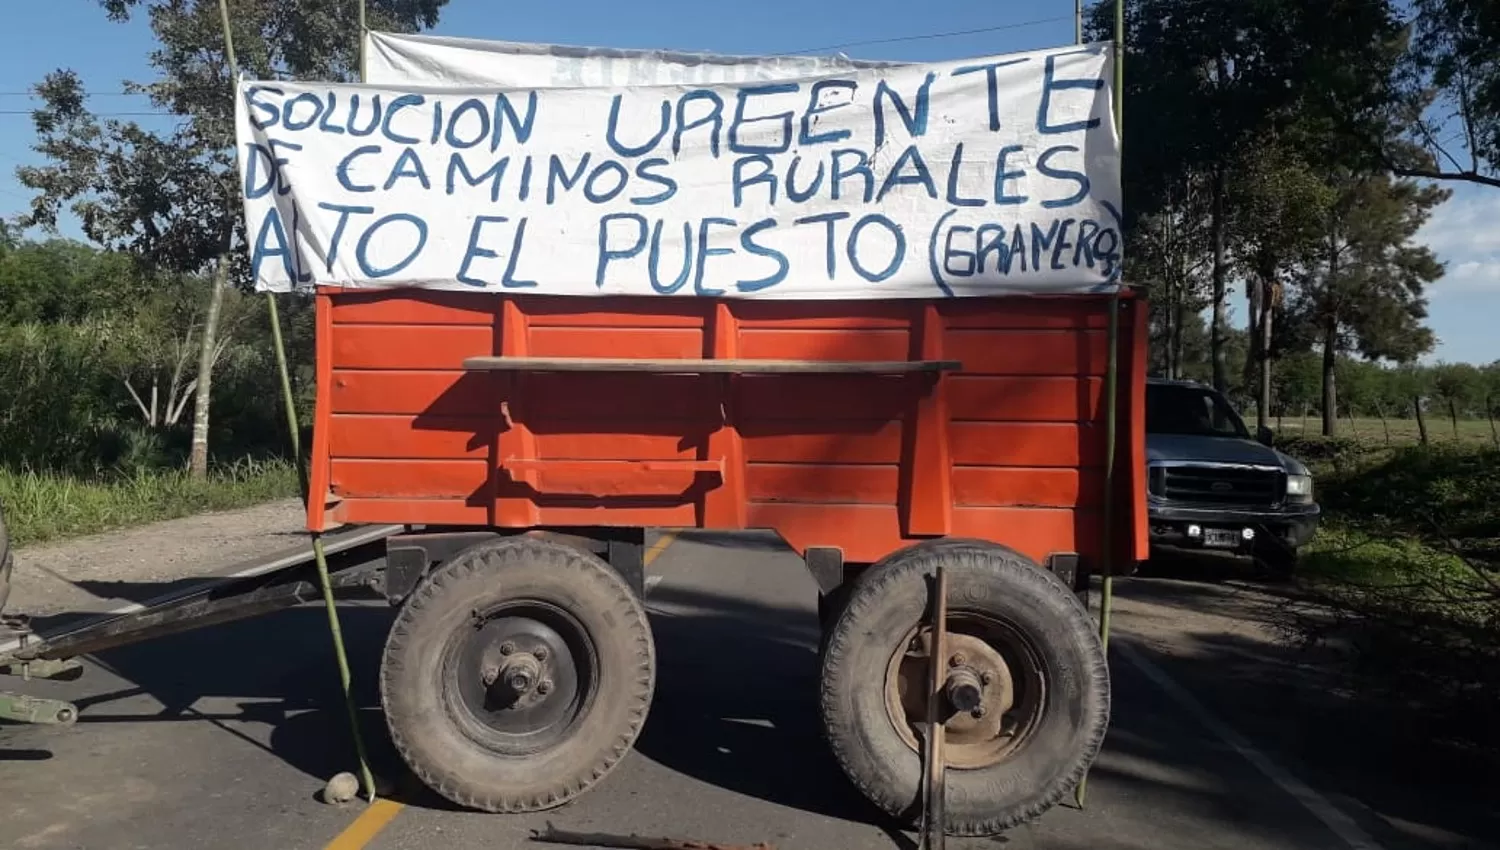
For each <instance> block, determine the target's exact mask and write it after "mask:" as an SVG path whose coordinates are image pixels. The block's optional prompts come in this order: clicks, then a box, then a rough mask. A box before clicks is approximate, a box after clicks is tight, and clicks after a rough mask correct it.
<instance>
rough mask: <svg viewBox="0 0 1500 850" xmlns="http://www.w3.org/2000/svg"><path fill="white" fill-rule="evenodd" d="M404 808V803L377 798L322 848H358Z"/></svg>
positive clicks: (358, 849)
mask: <svg viewBox="0 0 1500 850" xmlns="http://www.w3.org/2000/svg"><path fill="white" fill-rule="evenodd" d="M404 808H406V807H405V806H404V805H402V804H401V803H397V802H396V801H394V800H387V799H385V798H383V797H381V798H377V799H376V800H375V802H373V803H371V804H370V805H369V806H367V807H366V808H365V810H364V811H363V812H361V813H360V815H359V817H357V818H355V819H354V823H351V824H349V826H348V827H346V828H345V829H344V831H343V832H341V833H339V834H338V837H337V838H335V839H333V840H332V841H330V842H329V843H328V846H327V847H325V848H323V850H360V848H362V847H364V846H365V845H366V844H369V843H370V842H371V841H373V840H374V839H375V836H376V835H379V834H380V831H381V830H382V829H385V827H386V824H388V823H390V822H391V820H392V819H394V818H395V817H396V815H398V814H400V813H401V810H402V809H404Z"/></svg>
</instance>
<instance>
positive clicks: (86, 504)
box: [0, 460, 297, 545]
mask: <svg viewBox="0 0 1500 850" xmlns="http://www.w3.org/2000/svg"><path fill="white" fill-rule="evenodd" d="M296 494H297V474H296V469H295V468H294V467H293V466H292V465H291V464H290V463H287V462H285V461H250V460H244V461H240V462H238V463H235V464H232V465H230V466H227V467H224V468H221V469H215V470H213V471H212V472H211V473H210V475H209V477H208V478H207V479H206V480H204V481H198V480H195V479H193V478H191V477H189V476H188V475H187V474H186V473H185V472H183V471H181V470H145V469H137V470H135V471H133V472H130V473H118V474H112V475H108V476H105V477H102V478H98V479H93V480H80V479H78V478H75V477H72V476H68V475H61V474H58V473H54V472H31V471H22V472H16V471H10V470H5V469H0V504H4V505H5V521H6V525H7V526H8V527H9V529H10V534H11V537H12V539H13V540H14V541H15V542H16V543H17V544H20V545H26V544H30V543H40V542H43V541H47V540H53V539H57V538H60V537H69V536H73V535H77V534H93V533H97V532H100V531H108V530H110V529H112V528H119V527H123V526H130V525H137V524H139V523H143V522H153V521H157V520H163V519H173V518H175V517H180V516H188V515H191V514H195V513H201V512H203V511H216V510H230V509H233V508H242V507H247V506H250V505H254V504H258V503H260V502H265V501H269V500H271V499H282V498H290V497H294V496H296Z"/></svg>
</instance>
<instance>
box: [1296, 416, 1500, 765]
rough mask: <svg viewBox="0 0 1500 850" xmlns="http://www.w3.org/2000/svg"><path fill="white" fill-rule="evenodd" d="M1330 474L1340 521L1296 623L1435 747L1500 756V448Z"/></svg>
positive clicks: (1348, 451) (1328, 499) (1434, 452)
mask: <svg viewBox="0 0 1500 850" xmlns="http://www.w3.org/2000/svg"><path fill="white" fill-rule="evenodd" d="M1339 458H1340V460H1341V462H1339V463H1337V464H1333V465H1332V470H1331V471H1330V469H1329V468H1328V467H1329V464H1328V463H1327V462H1326V461H1325V462H1323V463H1320V464H1319V466H1320V467H1322V468H1321V470H1320V471H1322V472H1323V475H1322V476H1321V477H1320V479H1319V481H1320V486H1321V488H1322V496H1321V501H1322V503H1323V505H1324V507H1325V509H1326V510H1327V511H1328V513H1329V515H1330V516H1331V517H1333V519H1332V521H1331V522H1329V523H1327V524H1326V526H1325V529H1324V530H1323V531H1322V532H1321V533H1320V534H1319V539H1318V540H1317V541H1316V542H1315V545H1314V547H1313V551H1312V552H1311V553H1310V554H1309V555H1308V556H1307V557H1306V558H1305V559H1304V566H1303V570H1304V572H1303V575H1304V589H1305V590H1306V591H1307V593H1308V594H1309V597H1310V601H1312V602H1314V603H1316V607H1315V608H1314V609H1311V613H1309V614H1307V615H1305V616H1302V617H1299V618H1298V619H1297V621H1296V623H1295V625H1296V628H1297V632H1298V634H1299V635H1300V637H1301V638H1302V639H1303V640H1304V641H1306V642H1309V643H1313V642H1321V643H1326V644H1330V645H1337V646H1342V647H1344V648H1345V651H1346V652H1347V656H1348V660H1349V661H1350V668H1349V669H1350V672H1351V673H1352V674H1353V675H1354V676H1355V678H1356V680H1357V685H1358V687H1359V688H1360V689H1361V691H1362V692H1363V693H1364V694H1365V695H1366V696H1367V697H1371V696H1381V697H1384V698H1385V699H1386V700H1388V701H1390V702H1394V703H1398V704H1399V705H1401V706H1402V707H1403V708H1405V709H1407V712H1406V713H1405V714H1403V720H1402V721H1401V722H1403V723H1419V724H1421V730H1420V731H1419V732H1418V734H1419V735H1421V736H1423V737H1425V738H1426V740H1428V741H1430V742H1434V743H1436V742H1441V741H1446V742H1455V743H1459V744H1462V745H1466V746H1479V747H1483V748H1486V749H1490V750H1500V735H1496V734H1495V732H1494V731H1493V724H1491V723H1489V722H1488V721H1489V718H1490V717H1493V716H1494V713H1495V711H1496V710H1500V675H1497V673H1500V641H1496V640H1495V634H1496V629H1497V628H1500V510H1497V508H1496V505H1497V504H1500V501H1497V500H1500V476H1496V475H1495V470H1496V469H1500V449H1495V448H1493V447H1476V446H1463V445H1458V444H1454V445H1448V446H1442V447H1436V446H1430V447H1429V446H1411V447H1405V448H1401V449H1397V450H1394V451H1381V452H1377V453H1368V454H1363V455H1362V456H1361V453H1360V452H1359V450H1358V449H1354V448H1349V447H1345V448H1344V449H1343V451H1341V452H1340V453H1339Z"/></svg>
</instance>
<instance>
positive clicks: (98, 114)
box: [0, 109, 174, 118]
mask: <svg viewBox="0 0 1500 850" xmlns="http://www.w3.org/2000/svg"><path fill="white" fill-rule="evenodd" d="M36 112H37V110H35V109H0V115H35V114H36ZM90 114H91V115H93V116H94V117H95V118H125V117H130V116H136V117H139V116H145V115H158V116H161V117H163V118H167V117H171V116H172V115H173V114H174V113H172V112H168V111H167V110H165V109H161V110H156V111H154V112H93V113H90Z"/></svg>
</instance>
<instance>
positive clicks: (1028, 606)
mask: <svg viewBox="0 0 1500 850" xmlns="http://www.w3.org/2000/svg"><path fill="white" fill-rule="evenodd" d="M938 563H941V564H942V565H943V569H944V572H945V574H946V575H947V577H948V600H949V603H948V604H949V611H950V614H956V613H961V612H965V611H972V612H978V613H983V614H985V615H987V616H990V617H994V618H1000V619H1003V620H1005V621H1008V622H1009V624H1011V625H1012V626H1013V627H1015V628H1016V629H1017V630H1019V631H1020V632H1021V633H1022V634H1024V635H1025V636H1026V637H1027V638H1028V639H1029V641H1030V642H1031V643H1032V644H1034V649H1035V650H1036V651H1037V652H1038V653H1039V657H1040V658H1041V660H1042V667H1043V668H1044V669H1043V671H1042V672H1043V675H1044V676H1045V677H1046V680H1047V683H1048V685H1047V695H1048V696H1047V700H1046V703H1045V704H1044V707H1043V709H1042V712H1041V716H1040V718H1039V719H1038V720H1037V724H1036V726H1035V730H1034V732H1033V733H1032V734H1031V736H1030V737H1029V738H1028V739H1027V740H1026V741H1025V742H1023V743H1022V744H1021V745H1020V749H1018V750H1017V751H1016V752H1015V753H1014V754H1013V755H1012V757H1011V758H1009V759H1007V760H1005V761H1003V762H1001V763H999V764H997V765H992V766H989V767H986V768H982V769H956V768H952V767H950V768H949V769H948V770H947V771H946V785H947V796H946V801H947V833H948V834H949V835H955V836H982V835H995V834H997V833H1000V832H1002V831H1004V830H1006V829H1009V828H1011V827H1014V826H1017V825H1019V824H1022V823H1025V822H1027V821H1030V820H1033V819H1035V818H1036V817H1038V816H1039V815H1041V814H1042V813H1043V812H1045V811H1046V810H1047V809H1049V808H1051V807H1052V806H1054V805H1056V804H1057V803H1058V802H1059V801H1061V800H1062V799H1063V797H1064V795H1066V794H1068V793H1069V792H1070V791H1072V790H1073V789H1074V788H1075V787H1076V786H1077V785H1078V782H1079V781H1080V780H1081V779H1082V778H1083V776H1084V774H1085V773H1086V772H1087V770H1088V768H1089V766H1090V765H1092V764H1093V761H1094V759H1095V758H1096V757H1097V756H1098V753H1099V749H1100V746H1101V745H1102V744H1103V741H1104V734H1105V731H1106V729H1107V727H1108V725H1109V709H1110V686H1109V671H1108V666H1107V664H1106V660H1105V655H1104V651H1103V646H1102V644H1101V643H1100V641H1099V637H1098V633H1097V631H1096V629H1095V625H1094V621H1093V620H1092V619H1091V618H1090V617H1089V615H1088V612H1087V611H1086V610H1085V609H1084V607H1083V605H1082V604H1081V603H1080V602H1079V601H1078V598H1077V597H1076V596H1075V595H1074V594H1073V591H1072V589H1071V588H1069V587H1067V586H1066V585H1064V584H1063V582H1062V581H1061V580H1059V579H1058V578H1057V577H1056V576H1054V575H1052V574H1051V573H1049V572H1047V571H1046V570H1044V569H1042V568H1041V567H1039V566H1037V565H1036V564H1035V563H1033V562H1032V561H1030V560H1029V559H1027V558H1025V557H1024V556H1022V555H1019V554H1017V553H1016V552H1014V551H1012V550H1010V549H1007V548H1005V547H1002V546H997V545H994V544H990V543H985V542H982V541H968V540H938V541H930V542H924V543H919V544H917V545H915V546H912V547H909V548H907V549H903V550H901V551H899V552H896V553H894V554H893V555H891V556H890V557H889V558H887V559H886V560H885V561H883V562H881V563H879V564H876V565H875V566H874V567H872V568H871V569H870V570H869V571H868V574H867V575H866V576H864V577H863V578H862V580H861V581H860V582H859V584H858V585H857V586H856V587H855V589H854V592H853V593H852V594H851V596H850V598H849V601H848V604H847V605H846V606H845V607H844V610H843V612H842V613H841V614H840V616H839V618H838V620H837V622H836V623H835V624H834V627H833V630H832V633H831V634H830V636H829V638H828V640H827V641H826V648H825V650H824V652H823V670H822V682H821V687H822V694H821V700H820V711H821V714H822V721H823V729H824V734H825V735H826V736H827V738H828V741H829V744H830V746H831V747H832V749H833V754H834V757H835V758H836V759H837V760H838V762H839V765H840V766H841V767H842V768H843V770H844V772H845V774H847V775H848V777H849V779H850V780H851V781H852V782H853V783H854V785H855V786H856V787H857V788H859V790H860V792H861V793H863V794H864V795H865V797H866V798H868V799H869V800H870V801H871V802H872V803H874V804H875V805H876V806H877V807H879V808H880V809H882V810H883V811H885V812H886V813H887V814H889V815H891V816H892V817H894V818H896V819H898V820H900V821H902V822H904V823H906V824H908V825H910V824H914V823H916V821H917V820H918V818H919V816H920V808H921V796H920V788H921V775H922V759H921V756H920V755H919V754H918V753H917V752H915V751H914V750H913V749H912V747H911V746H910V745H909V744H908V743H906V742H905V741H904V740H903V739H902V738H901V737H900V736H899V735H898V734H897V732H896V729H895V728H894V727H893V725H892V722H891V720H890V717H889V714H888V713H887V711H886V706H885V694H884V688H885V678H886V668H887V664H888V662H889V660H890V658H891V656H892V653H893V652H894V651H895V650H896V648H897V646H898V645H899V643H900V642H901V640H902V639H903V637H904V636H905V635H906V634H907V633H908V630H909V629H911V628H913V627H915V626H916V625H917V624H918V623H922V622H925V618H926V616H927V613H928V612H927V610H926V609H927V604H928V584H927V580H928V577H930V576H932V575H933V574H934V573H935V567H936V565H937V564H938Z"/></svg>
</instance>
